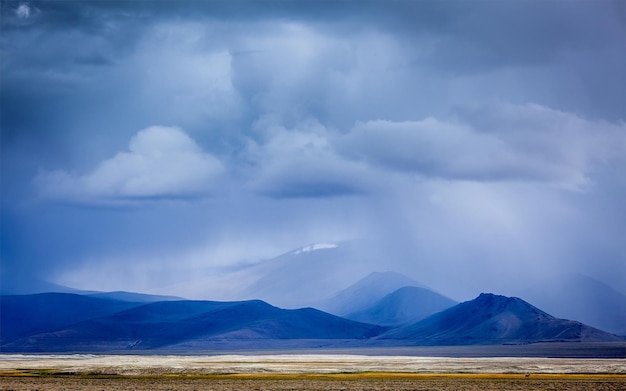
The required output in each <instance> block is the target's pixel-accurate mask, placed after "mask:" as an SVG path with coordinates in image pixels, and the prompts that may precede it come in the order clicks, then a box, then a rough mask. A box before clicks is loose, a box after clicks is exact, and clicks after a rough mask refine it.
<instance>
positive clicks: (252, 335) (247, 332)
mask: <svg viewBox="0 0 626 391" xmlns="http://www.w3.org/2000/svg"><path fill="white" fill-rule="evenodd" d="M382 331H384V329H383V328H382V327H379V326H375V325H369V324H364V323H358V322H354V321H351V320H347V319H343V318H339V317H337V316H334V315H330V314H327V313H324V312H322V311H319V310H315V309H312V308H304V309H297V310H284V309H280V308H277V307H274V306H272V305H269V304H267V303H265V302H263V301H260V300H251V301H242V302H212V301H165V302H157V303H150V304H145V305H141V306H137V307H134V308H130V309H127V310H123V311H120V312H117V313H114V314H111V315H106V316H100V317H94V318H92V319H89V320H85V321H80V322H77V323H74V324H72V325H64V326H63V327H58V328H57V329H55V330H48V331H46V332H41V333H31V334H30V335H29V336H27V337H24V338H21V339H17V340H13V341H11V342H9V343H6V344H3V345H2V351H5V352H8V351H21V352H67V351H91V352H93V351H107V350H120V349H131V348H138V349H154V348H162V347H165V346H168V345H175V344H180V343H181V342H184V341H190V340H196V339H207V338H208V339H231V340H237V341H240V340H259V339H265V340H272V339H364V338H370V337H373V336H376V335H378V334H380V333H381V332H382Z"/></svg>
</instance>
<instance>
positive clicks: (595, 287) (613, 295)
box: [520, 273, 626, 335]
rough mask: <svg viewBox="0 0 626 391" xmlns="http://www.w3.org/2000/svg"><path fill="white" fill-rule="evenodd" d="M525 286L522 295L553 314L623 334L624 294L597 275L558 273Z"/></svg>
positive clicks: (625, 331) (625, 321)
mask: <svg viewBox="0 0 626 391" xmlns="http://www.w3.org/2000/svg"><path fill="white" fill-rule="evenodd" d="M529 288H530V289H523V290H520V293H521V294H523V295H524V296H523V297H525V298H527V299H528V300H529V301H531V302H533V303H536V304H537V305H538V306H540V307H541V308H543V309H544V310H546V311H547V312H549V313H551V314H553V315H555V316H558V317H561V318H566V319H576V320H578V321H580V322H583V323H585V324H588V325H591V326H594V327H597V328H599V329H602V330H605V331H609V332H611V333H615V334H618V335H626V295H625V294H624V293H623V292H619V291H617V290H616V289H614V288H612V287H610V286H608V285H607V284H605V283H603V282H601V281H598V280H597V279H594V278H591V277H589V276H585V275H582V274H570V273H562V274H561V275H560V276H558V277H557V278H545V279H544V280H543V281H541V282H537V283H535V284H532V285H531V286H530V287H529Z"/></svg>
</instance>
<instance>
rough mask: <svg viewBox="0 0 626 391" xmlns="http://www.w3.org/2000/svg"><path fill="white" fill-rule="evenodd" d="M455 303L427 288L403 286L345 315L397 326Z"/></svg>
mask: <svg viewBox="0 0 626 391" xmlns="http://www.w3.org/2000/svg"><path fill="white" fill-rule="evenodd" d="M456 304H457V302H456V301H454V300H452V299H449V298H447V297H445V296H443V295H440V294H439V293H436V292H433V291H431V290H429V289H426V288H420V287H416V286H405V287H403V288H400V289H398V290H396V291H394V292H392V293H390V294H388V295H386V296H385V297H383V298H382V299H380V300H378V301H376V302H373V303H372V304H371V306H369V307H366V308H365V309H363V310H361V311H356V312H352V313H349V314H347V315H345V317H346V318H348V319H352V320H356V321H359V322H365V323H374V324H380V325H388V326H398V325H402V324H407V323H411V322H417V321H419V320H422V319H424V318H426V317H428V316H430V315H433V314H435V313H437V312H440V311H443V310H445V309H446V308H449V307H452V306H454V305H456Z"/></svg>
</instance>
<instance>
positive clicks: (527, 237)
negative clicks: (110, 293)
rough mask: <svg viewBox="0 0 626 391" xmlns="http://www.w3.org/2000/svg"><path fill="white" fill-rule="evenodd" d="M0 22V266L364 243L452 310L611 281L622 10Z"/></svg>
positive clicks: (545, 5) (251, 9)
mask: <svg viewBox="0 0 626 391" xmlns="http://www.w3.org/2000/svg"><path fill="white" fill-rule="evenodd" d="M20 7H21V8H20ZM616 9H618V10H619V9H621V13H620V12H616ZM1 12H2V37H1V38H0V42H1V50H2V57H3V62H2V65H1V72H2V86H1V88H0V94H1V97H0V105H1V110H2V115H1V116H0V121H1V123H0V126H1V129H2V133H1V137H2V143H1V144H0V148H1V152H2V153H1V156H0V159H2V167H3V173H2V177H1V178H0V180H1V181H2V200H1V202H2V216H3V217H2V233H3V236H2V241H3V243H2V267H3V270H6V269H7V268H13V269H14V270H17V269H19V270H31V271H33V272H36V273H38V274H40V275H41V276H44V277H45V276H53V277H54V278H58V279H59V280H62V279H63V276H65V277H67V278H66V281H72V282H79V283H80V282H81V281H93V280H90V278H95V277H98V281H99V284H100V285H99V286H100V287H106V286H111V285H112V284H113V282H114V280H116V281H118V282H119V283H118V284H117V285H116V288H121V287H123V285H124V284H128V286H132V284H133V282H136V283H137V285H136V286H138V287H139V286H140V287H142V288H145V289H148V288H154V287H161V286H163V284H165V281H166V280H167V282H168V283H181V281H182V280H184V276H183V275H184V274H185V273H186V274H190V273H191V274H193V273H194V272H198V273H200V272H199V271H201V270H205V269H204V268H205V267H207V265H215V264H219V265H231V264H236V263H237V262H240V261H241V259H244V258H245V259H248V260H250V259H252V260H258V259H260V258H263V257H271V256H272V255H276V254H278V253H281V252H284V251H287V250H290V249H291V247H298V246H300V245H303V244H307V243H313V242H315V241H322V242H324V243H325V242H327V241H331V242H332V241H337V240H345V239H347V238H353V237H356V236H365V237H367V238H369V241H370V242H371V243H375V244H376V245H375V246H372V247H376V249H372V253H377V254H379V255H380V259H385V260H386V263H385V265H380V267H381V268H396V269H402V271H404V272H407V273H409V274H411V273H414V274H419V275H420V276H423V279H424V280H426V281H425V282H427V283H430V281H432V284H431V285H433V286H435V285H437V286H438V287H440V288H441V290H442V291H446V289H451V290H456V294H458V295H461V296H460V297H459V298H461V299H463V298H465V297H463V296H462V295H464V294H466V293H468V292H471V294H473V293H474V290H475V289H479V288H477V287H478V286H489V284H491V286H493V285H494V284H496V282H494V281H502V282H501V286H503V287H505V288H506V285H507V282H509V281H511V280H515V278H514V277H513V278H504V277H503V278H500V279H498V278H496V277H499V276H507V275H508V276H511V275H514V273H515V272H517V271H520V270H522V271H523V270H525V269H526V268H527V266H536V268H537V270H548V269H551V270H559V268H562V267H565V265H568V262H572V264H573V265H575V266H572V267H575V268H576V269H577V270H583V271H585V272H589V270H590V269H591V272H589V273H591V274H593V273H594V272H595V273H596V274H595V277H598V278H600V279H603V280H604V281H613V280H611V279H612V278H613V277H614V276H615V275H616V274H617V275H619V273H611V271H615V270H618V269H619V267H618V266H616V265H618V264H619V261H620V260H623V251H624V248H623V244H622V242H623V241H621V240H620V239H621V238H619V233H620V232H623V231H624V226H623V224H624V223H623V220H620V219H617V218H615V216H621V215H623V213H624V207H623V203H622V202H621V201H622V200H623V197H624V187H623V186H618V185H617V184H618V183H621V182H620V181H622V182H623V175H620V173H621V172H623V171H624V169H625V167H624V164H625V163H624V156H626V152H625V148H626V147H625V145H624V133H625V131H624V123H623V120H624V111H623V107H624V102H625V101H626V96H625V90H624V88H623V85H624V83H623V81H624V80H626V67H624V66H623V64H624V63H625V62H626V58H625V56H626V54H625V52H624V50H623V49H624V36H626V34H624V28H625V27H624V26H625V21H624V17H623V5H622V3H621V2H608V1H598V2H577V1H574V2H568V3H563V2H557V1H524V2H515V3H511V2H496V1H481V2H471V3H469V2H462V1H385V2H383V1H340V2H337V1H321V2H320V1H259V2H257V1H182V2H181V1H83V2H68V1H3V2H2V7H1ZM147 129H169V130H170V131H166V133H168V134H169V133H171V134H170V136H171V135H173V137H174V139H175V140H178V141H181V142H182V145H183V147H184V148H182V149H181V148H178V149H177V148H174V147H175V146H176V145H179V146H180V144H177V143H176V142H166V143H160V142H156V141H157V140H156V139H159V137H156V136H158V135H157V134H155V133H152V132H149V131H146V130H147ZM176 129H178V130H176ZM146 132H147V133H146ZM142 135H143V136H146V135H147V136H148V137H147V139H146V137H143V136H142ZM152 136H155V137H156V139H155V138H153V137H152ZM132 140H135V142H133V141H132ZM138 140H139V141H138ZM142 140H143V142H142ZM153 141H154V142H153ZM170 141H171V140H170ZM144 147H145V148H144ZM164 162H174V163H176V162H177V164H173V165H167V164H165V163H164ZM178 227H184V229H182V230H181V229H180V228H178ZM598 227H599V228H598ZM179 231H182V233H181V232H179ZM591 231H593V232H591ZM585 238H587V239H585ZM590 238H594V239H593V240H591V239H590ZM586 240H587V241H586ZM33 243H35V244H36V245H33ZM602 243H603V244H602ZM599 248H604V249H605V250H604V254H605V256H604V257H603V259H606V260H609V259H610V260H611V261H602V267H595V266H592V265H591V262H590V261H589V260H588V259H586V258H585V257H582V256H580V255H576V256H573V255H572V254H577V251H578V250H580V252H579V253H580V254H582V253H585V254H592V253H593V252H594V251H596V250H598V249H599ZM511 249H513V250H511ZM607 249H610V250H607ZM620 254H622V255H620ZM574 258H576V261H575V262H574V261H572V259H574ZM616 260H617V261H616ZM387 261H388V262H387ZM131 269H132V273H131V272H130V271H131ZM476 269H480V270H482V272H483V274H484V275H481V274H479V273H474V272H473V270H476ZM622 269H623V268H622ZM175 270H178V271H176V272H174V271H175ZM485 270H486V271H485ZM620 270H621V269H620ZM200 274H201V273H200ZM467 275H472V276H473V277H474V278H472V281H465V280H467V278H466V277H467ZM68 276H69V277H68ZM102 276H111V277H106V278H105V277H102ZM174 276H175V278H174ZM51 278H52V277H51ZM176 278H178V280H177V281H173V280H175V279H176ZM107 279H108V281H107ZM420 279H421V278H420ZM449 281H456V283H450V282H449ZM107 284H108V285H107ZM183 285H184V283H182V285H181V286H183ZM128 289H130V288H128ZM484 289H487V288H484ZM502 293H506V292H502ZM180 294H183V295H184V292H180Z"/></svg>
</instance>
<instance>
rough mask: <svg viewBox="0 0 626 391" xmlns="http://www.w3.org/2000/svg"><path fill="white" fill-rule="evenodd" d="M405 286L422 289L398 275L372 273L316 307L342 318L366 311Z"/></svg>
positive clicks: (417, 284)
mask: <svg viewBox="0 0 626 391" xmlns="http://www.w3.org/2000/svg"><path fill="white" fill-rule="evenodd" d="M406 286H414V287H422V285H421V284H420V283H419V282H417V281H415V280H413V279H412V278H409V277H407V276H405V275H403V274H400V273H396V272H390V271H387V272H373V273H370V274H368V275H367V276H365V277H364V278H362V279H360V280H358V281H357V282H355V283H354V284H352V285H350V286H348V287H347V288H345V289H342V290H341V291H339V292H337V293H336V294H334V295H333V296H332V297H328V298H327V299H325V300H322V301H320V302H319V303H317V305H316V306H317V307H318V308H320V309H323V310H324V311H328V312H330V313H333V314H337V315H342V316H343V315H347V314H350V313H355V312H358V311H363V310H366V309H367V308H369V307H370V306H371V305H372V304H374V303H376V302H377V301H379V300H380V299H382V298H383V297H385V296H386V295H388V294H390V293H392V292H394V291H395V290H397V289H399V288H403V287H406Z"/></svg>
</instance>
